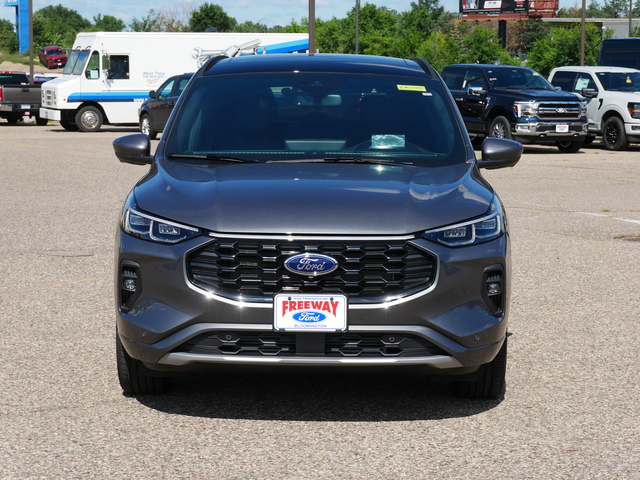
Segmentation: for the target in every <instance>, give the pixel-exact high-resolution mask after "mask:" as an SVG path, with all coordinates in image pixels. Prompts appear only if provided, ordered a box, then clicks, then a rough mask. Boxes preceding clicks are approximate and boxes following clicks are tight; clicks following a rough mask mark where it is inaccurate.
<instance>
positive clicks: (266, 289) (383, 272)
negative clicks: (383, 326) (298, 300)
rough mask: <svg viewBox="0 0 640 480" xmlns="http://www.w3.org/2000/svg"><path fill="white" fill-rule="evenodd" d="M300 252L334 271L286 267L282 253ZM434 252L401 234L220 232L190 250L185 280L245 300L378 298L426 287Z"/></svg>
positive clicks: (286, 255) (369, 300)
mask: <svg viewBox="0 0 640 480" xmlns="http://www.w3.org/2000/svg"><path fill="white" fill-rule="evenodd" d="M301 253H318V254H323V255H328V256H330V257H332V258H334V259H335V260H336V261H337V262H338V264H339V267H338V268H337V269H336V270H335V271H334V272H332V273H329V274H326V275H320V276H316V277H313V276H306V275H300V274H294V273H291V272H289V271H288V270H287V269H286V268H285V267H284V262H285V260H286V259H288V258H289V257H291V256H293V255H297V254H301ZM435 272H436V257H435V256H434V255H433V254H431V253H429V252H426V251H424V250H421V249H419V248H417V247H416V246H414V245H412V244H411V243H409V242H407V241H405V240H390V241H389V240H385V241H371V240H350V241H334V240H332V241H309V240H304V241H283V240H273V241H271V240H264V239H259V240H258V239H256V240H254V239H250V240H247V239H226V238H219V239H216V240H214V241H212V242H211V243H208V244H207V245H205V246H203V247H201V248H199V249H197V250H195V251H193V252H191V253H190V254H189V255H188V258H187V277H188V279H189V281H190V282H191V283H192V284H193V285H195V286H197V287H198V288H201V289H203V290H206V291H208V292H211V293H214V294H216V295H220V296H223V297H226V298H231V299H242V300H243V301H253V302H270V301H272V300H273V295H274V294H277V293H282V292H286V293H290V294H294V295H295V294H313V293H327V292H329V293H342V294H344V295H347V296H348V297H349V301H350V302H352V303H376V302H381V301H384V300H388V299H390V298H394V297H402V296H406V295H409V294H412V293H415V292H418V291H420V290H423V289H426V288H428V287H430V286H431V285H432V283H433V281H434V278H435Z"/></svg>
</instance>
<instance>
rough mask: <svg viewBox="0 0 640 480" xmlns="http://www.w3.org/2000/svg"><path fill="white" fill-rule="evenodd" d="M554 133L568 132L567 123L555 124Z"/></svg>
mask: <svg viewBox="0 0 640 480" xmlns="http://www.w3.org/2000/svg"><path fill="white" fill-rule="evenodd" d="M556 133H569V125H556Z"/></svg>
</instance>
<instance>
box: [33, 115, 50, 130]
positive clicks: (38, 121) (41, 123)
mask: <svg viewBox="0 0 640 480" xmlns="http://www.w3.org/2000/svg"><path fill="white" fill-rule="evenodd" d="M47 123H49V119H48V118H42V117H41V116H40V115H37V116H36V125H39V126H41V127H44V126H45V125H46V124H47Z"/></svg>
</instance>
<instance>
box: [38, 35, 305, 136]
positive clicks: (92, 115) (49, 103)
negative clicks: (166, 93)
mask: <svg viewBox="0 0 640 480" xmlns="http://www.w3.org/2000/svg"><path fill="white" fill-rule="evenodd" d="M308 48H309V35H308V34H306V33H301V34H298V33H217V32H211V33H175V32H90V33H79V34H78V36H77V37H76V41H75V44H74V46H73V49H72V51H71V53H70V54H69V58H68V60H67V64H66V66H65V68H64V71H63V75H62V76H61V77H59V78H56V79H54V80H50V81H49V82H46V84H44V85H43V87H42V108H41V109H40V116H41V117H42V118H46V119H49V120H58V121H59V122H60V125H62V127H64V128H65V129H66V130H82V131H85V132H93V131H97V130H99V129H100V127H101V126H102V125H103V124H111V125H128V124H137V123H138V107H139V106H140V104H141V103H142V102H143V101H144V100H145V99H147V98H148V96H149V91H150V90H155V89H156V88H157V87H158V86H160V85H161V84H162V82H163V81H164V80H165V79H166V78H168V77H170V76H172V75H176V74H180V73H187V72H195V71H196V70H197V69H198V68H199V66H200V65H201V63H202V62H203V58H205V57H208V56H211V55H218V54H221V53H223V52H225V51H227V50H229V51H230V52H233V53H235V52H236V51H237V50H238V49H239V50H240V54H269V53H285V52H306V51H307V49H308Z"/></svg>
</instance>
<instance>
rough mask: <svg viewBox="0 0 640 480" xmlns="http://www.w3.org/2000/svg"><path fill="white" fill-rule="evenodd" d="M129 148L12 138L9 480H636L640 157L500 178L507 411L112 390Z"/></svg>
mask: <svg viewBox="0 0 640 480" xmlns="http://www.w3.org/2000/svg"><path fill="white" fill-rule="evenodd" d="M0 68H2V67H0ZM133 132H134V130H133V129H124V128H106V129H104V130H103V131H100V132H96V133H90V134H84V133H78V132H66V131H64V130H63V129H61V128H60V127H59V126H57V125H56V124H51V125H49V126H47V127H38V126H35V125H33V124H23V125H16V126H9V125H7V124H6V123H4V121H3V122H2V123H0V145H1V146H2V148H1V152H2V153H0V165H1V166H2V174H1V175H0V205H2V210H1V212H2V215H1V217H0V226H1V228H0V272H2V275H1V276H0V318H1V319H2V323H1V329H2V330H1V332H2V334H1V335H0V362H1V364H2V367H3V368H2V369H1V370H0V384H1V385H2V389H1V390H0V421H1V422H2V429H1V430H0V441H1V448H0V464H1V465H2V470H1V473H0V477H1V478H5V479H40V478H44V479H49V478H51V479H58V478H64V479H80V478H88V479H103V478H109V479H125V478H167V479H168V478H171V479H177V478H188V479H192V478H211V479H213V478H215V479H265V478H268V479H311V478H313V479H432V478H433V479H497V478H508V479H541V478H544V479H583V478H584V479H603V480H609V479H640V447H639V445H638V443H639V438H640V421H639V420H638V418H640V402H639V400H640V388H639V381H638V378H639V375H638V374H639V367H638V358H639V353H640V351H639V350H640V349H639V347H638V339H639V338H640V327H639V323H640V322H639V320H640V295H639V293H638V292H639V291H640V273H639V270H638V261H639V259H640V241H639V238H638V237H640V155H639V153H640V148H638V147H633V148H632V149H630V150H628V151H626V152H615V153H613V152H607V151H604V150H602V149H601V147H600V146H599V145H597V144H596V145H594V146H592V147H589V148H585V149H583V150H582V151H581V152H580V153H577V154H562V153H558V151H557V150H556V149H555V148H551V147H530V148H527V149H526V151H525V155H524V156H523V158H522V160H521V161H520V163H519V164H518V165H517V166H516V167H515V168H513V169H505V170H495V171H487V172H485V176H486V177H487V178H488V179H489V181H490V182H491V183H492V184H493V185H494V186H495V187H496V189H497V190H498V192H499V193H500V195H501V198H502V199H503V201H504V203H505V204H506V206H507V209H508V213H509V221H510V228H511V235H512V254H513V292H512V304H511V312H510V331H511V334H512V336H511V338H510V345H509V348H510V352H509V365H508V386H507V391H506V394H505V396H504V398H502V399H500V400H497V401H479V402H471V401H463V400H459V399H456V398H454V397H452V396H451V395H450V394H449V393H448V391H447V389H446V388H445V386H443V385H442V384H440V383H436V382H430V381H426V380H424V379H421V378H415V377H405V376H399V375H382V374H375V373H371V374H368V375H358V376H355V375H353V374H344V375H336V376H331V375H327V374H322V373H314V372H307V373H304V374H275V373H270V374H262V375H258V374H256V373H246V372H237V373H235V374H233V373H225V374H220V375H217V376H207V377H196V378H187V379H182V380H180V381H179V382H178V383H177V389H176V390H175V391H174V392H173V393H171V394H169V395H166V396H163V397H148V398H145V397H138V398H136V397H125V396H123V395H122V394H121V390H120V388H119V386H118V383H117V379H116V373H115V352H114V330H115V329H114V301H113V286H112V271H113V256H114V233H115V228H116V222H117V218H118V214H119V210H120V207H121V204H122V202H123V200H124V198H125V196H126V194H127V192H128V190H129V189H130V188H131V186H132V185H133V184H134V183H135V182H136V180H137V179H138V178H139V177H140V176H141V175H142V174H143V173H144V172H145V167H135V166H131V165H122V164H120V163H118V162H117V160H116V158H115V156H114V155H113V153H112V148H111V142H112V141H113V139H114V138H116V137H118V136H120V135H124V134H128V133H133Z"/></svg>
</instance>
